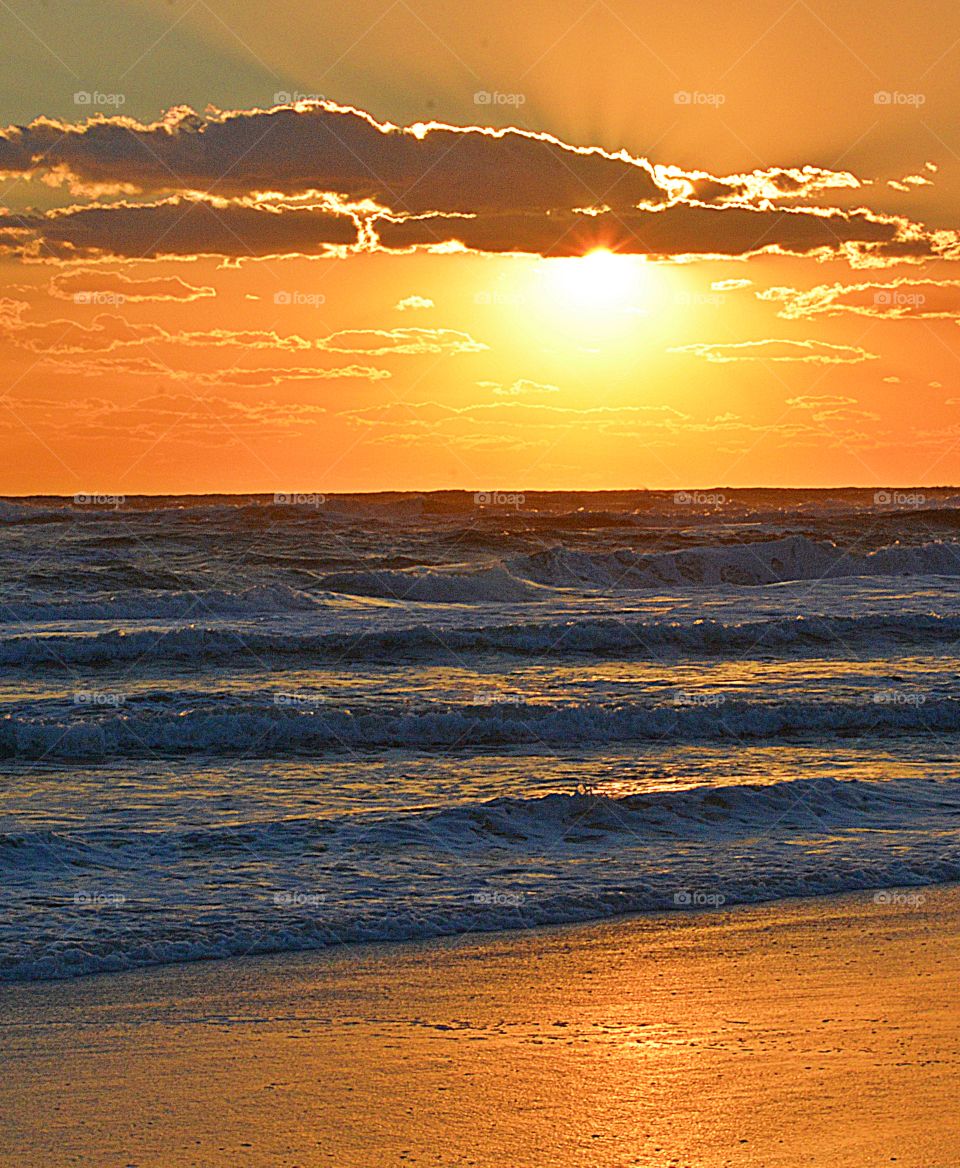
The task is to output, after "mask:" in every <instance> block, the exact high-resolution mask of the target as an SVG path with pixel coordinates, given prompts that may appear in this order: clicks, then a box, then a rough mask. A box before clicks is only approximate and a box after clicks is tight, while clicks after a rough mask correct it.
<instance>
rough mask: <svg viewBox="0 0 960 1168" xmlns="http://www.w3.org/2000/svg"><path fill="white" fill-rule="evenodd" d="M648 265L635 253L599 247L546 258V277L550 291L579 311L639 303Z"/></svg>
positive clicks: (600, 309) (608, 310) (639, 304)
mask: <svg viewBox="0 0 960 1168" xmlns="http://www.w3.org/2000/svg"><path fill="white" fill-rule="evenodd" d="M648 269H649V265H648V264H647V263H646V262H645V261H644V260H643V259H641V258H640V257H638V256H622V255H617V254H616V253H615V252H612V251H607V250H606V248H598V249H597V250H595V251H591V252H588V253H587V254H586V255H584V256H577V257H575V258H572V259H562V260H547V261H546V262H545V264H544V275H545V281H546V283H547V285H548V286H549V288H550V289H551V291H552V292H553V294H554V295H555V296H557V297H558V298H559V299H560V300H562V301H564V302H565V303H566V304H567V305H569V306H570V307H573V308H576V309H578V310H579V311H582V312H610V311H612V310H616V309H622V308H631V307H633V308H637V307H641V301H642V300H643V299H644V294H645V292H646V291H647V289H648V280H649V277H648Z"/></svg>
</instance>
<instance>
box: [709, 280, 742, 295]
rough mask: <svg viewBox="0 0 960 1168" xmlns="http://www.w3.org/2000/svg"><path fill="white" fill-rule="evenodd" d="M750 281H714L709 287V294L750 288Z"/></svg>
mask: <svg viewBox="0 0 960 1168" xmlns="http://www.w3.org/2000/svg"><path fill="white" fill-rule="evenodd" d="M752 285H753V281H752V280H714V281H713V283H712V284H711V285H710V290H711V292H738V291H739V290H740V289H741V288H750V287H751V286H752Z"/></svg>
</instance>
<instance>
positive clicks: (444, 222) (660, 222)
mask: <svg viewBox="0 0 960 1168" xmlns="http://www.w3.org/2000/svg"><path fill="white" fill-rule="evenodd" d="M372 229H373V231H374V232H375V235H376V238H377V241H378V242H379V244H380V246H382V247H385V248H388V249H391V250H402V249H407V248H413V247H431V246H433V247H435V246H437V245H438V244H446V245H449V244H450V243H454V242H455V243H457V244H459V245H461V246H462V247H465V248H469V249H471V250H475V251H481V252H494V253H497V252H530V253H536V254H538V255H549V256H577V255H582V254H584V253H585V252H588V251H590V250H591V249H593V248H600V247H603V248H607V249H609V250H610V251H616V252H622V253H624V254H629V255H647V256H651V257H654V258H670V257H674V258H682V257H716V258H725V257H731V256H733V257H737V258H743V257H747V256H751V255H759V254H761V253H763V252H773V253H779V254H782V255H815V254H816V255H821V256H826V255H830V254H840V253H842V254H844V255H847V256H848V258H850V259H851V260H858V259H860V260H861V261H862V262H869V261H870V260H871V259H872V260H873V262H876V263H883V262H886V253H885V252H884V251H883V250H882V249H884V248H886V247H888V246H893V245H895V244H900V243H901V242H903V243H906V244H909V247H910V248H911V250H912V252H913V253H915V254H916V256H917V257H918V258H919V257H920V256H922V255H932V254H934V253H935V250H936V246H937V245H936V244H935V242H934V241H933V240H932V239H929V238H927V237H925V236H923V235H922V234H921V235H916V234H914V235H913V236H912V237H911V236H910V233H911V232H915V229H914V228H913V227H912V225H910V224H909V223H908V222H907V221H906V220H904V219H900V218H896V217H893V216H883V215H875V214H873V213H871V212H869V211H865V210H857V211H850V212H846V211H841V210H838V209H836V208H831V209H826V210H821V209H810V208H773V207H764V208H755V207H734V206H726V207H717V206H708V205H705V204H701V203H673V204H671V205H670V206H668V207H663V208H660V209H651V210H635V211H628V212H614V211H600V212H598V213H578V212H575V211H562V212H555V213H554V212H550V213H540V212H528V213H522V214H510V215H482V216H481V215H478V216H473V217H464V216H440V215H430V216H426V217H419V218H405V219H400V218H395V217H394V218H391V217H382V218H380V219H377V220H374V222H373V224H372ZM844 249H848V250H846V251H845V250H844Z"/></svg>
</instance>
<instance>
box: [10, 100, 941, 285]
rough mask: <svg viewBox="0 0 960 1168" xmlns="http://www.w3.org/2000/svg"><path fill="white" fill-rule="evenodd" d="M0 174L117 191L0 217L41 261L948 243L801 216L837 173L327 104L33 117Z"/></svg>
mask: <svg viewBox="0 0 960 1168" xmlns="http://www.w3.org/2000/svg"><path fill="white" fill-rule="evenodd" d="M0 172H6V173H8V174H19V175H28V176H33V175H37V176H41V177H43V178H44V180H45V181H48V182H58V181H60V182H64V183H66V184H67V185H68V186H69V187H71V188H72V189H73V190H74V191H75V192H76V193H77V194H78V195H80V196H83V197H84V198H86V199H95V198H98V197H100V195H101V194H102V193H103V192H111V193H113V194H117V193H119V194H122V195H123V196H124V198H123V200H122V201H119V202H111V203H106V204H99V203H96V202H93V203H87V204H79V205H77V206H73V207H66V208H59V209H56V210H53V211H48V212H46V213H39V212H35V211H31V212H25V213H24V214H20V215H17V214H14V213H11V212H7V213H3V214H0V247H3V248H5V249H7V250H8V251H12V252H14V253H17V254H20V255H24V256H27V257H31V258H45V259H49V260H59V261H64V260H78V259H79V260H90V259H102V258H110V257H117V258H121V257H126V258H142V259H157V258H167V257H169V258H175V257H179V256H198V255H210V256H222V257H227V258H230V259H234V260H240V259H244V258H265V257H273V256H277V257H279V256H293V255H303V256H328V255H339V254H343V252H344V251H347V250H357V251H362V250H371V249H375V248H378V247H382V248H386V249H388V250H406V249H411V248H441V249H444V248H445V249H448V250H449V249H454V248H457V247H464V248H468V249H471V250H475V251H479V252H488V253H514V252H516V253H528V254H536V255H578V254H582V253H583V252H585V251H588V250H590V249H591V248H594V247H608V248H610V249H612V250H617V251H623V252H627V253H630V254H638V255H650V256H655V257H665V258H667V257H673V258H687V257H697V256H705V257H713V256H716V257H737V258H742V257H746V256H750V255H755V254H758V253H761V252H773V253H781V254H790V255H815V256H817V257H827V256H838V257H840V258H844V259H846V260H847V261H848V262H849V263H851V264H852V265H855V266H861V267H867V266H878V267H879V266H884V265H887V264H891V263H895V262H919V261H921V260H923V259H925V258H929V257H930V256H936V255H945V254H949V255H955V254H958V251H960V248H958V237H957V235H956V233H955V232H951V231H937V232H930V231H927V230H926V229H924V228H923V227H922V226H920V225H918V224H914V223H911V222H910V221H909V220H907V219H905V218H902V217H896V216H891V215H885V214H881V213H879V212H874V211H871V210H869V209H867V208H863V207H861V208H857V209H854V210H841V209H840V208H837V207H830V206H826V207H823V206H810V205H806V204H808V203H809V202H810V201H811V200H813V199H819V198H820V197H822V196H825V195H828V194H829V193H830V192H832V191H849V190H859V189H860V188H861V187H862V186H863V183H862V182H861V180H860V179H858V178H857V177H856V176H854V175H852V174H850V173H848V172H843V171H841V172H835V171H828V170H824V169H822V168H818V167H811V166H805V167H797V168H792V169H782V168H772V169H767V170H756V171H754V172H752V173H750V174H741V175H732V176H727V177H715V176H712V175H709V174H707V173H706V172H704V171H700V170H692V171H685V170H683V169H681V168H679V167H675V166H663V165H653V164H652V163H650V162H649V161H648V160H646V159H643V158H637V157H634V156H633V155H631V154H629V153H627V152H626V151H624V150H621V151H617V152H610V151H607V150H603V149H600V148H599V147H593V146H573V145H570V144H568V143H565V142H562V141H560V140H559V139H557V138H554V137H552V136H551V135H549V134H543V133H535V132H532V131H528V130H521V129H517V128H514V127H507V128H504V129H492V128H489V127H483V126H449V125H444V124H441V123H435V122H430V123H425V124H417V125H414V126H408V127H398V126H395V125H392V124H390V123H381V122H378V121H376V120H375V119H374V118H373V117H371V115H369V114H367V113H365V112H363V111H362V110H357V109H353V108H351V107H347V106H340V105H336V104H334V103H332V102H301V103H297V104H294V105H289V106H280V107H276V108H274V109H270V110H256V109H255V110H249V111H228V112H221V111H217V110H210V111H208V112H207V113H205V114H203V115H199V114H197V113H195V112H194V111H193V110H190V109H187V108H185V107H184V108H178V109H174V110H171V111H170V112H169V113H168V114H167V115H166V116H165V117H164V118H162V119H161V120H160V121H157V122H153V123H140V122H137V121H135V120H133V119H131V118H127V117H112V118H107V117H97V118H94V119H92V120H89V121H86V122H82V123H76V124H72V123H65V122H58V121H55V120H53V119H49V118H39V119H37V120H36V121H35V122H33V123H31V124H30V125H29V126H26V127H18V126H12V127H8V128H7V129H6V130H3V131H0ZM914 177H917V176H914ZM200 192H205V193H204V194H201V193H200ZM132 196H138V197H139V198H140V199H142V200H146V201H136V199H134V198H132ZM799 203H804V204H805V205H802V206H801V205H798V204H799ZM785 204H787V205H785Z"/></svg>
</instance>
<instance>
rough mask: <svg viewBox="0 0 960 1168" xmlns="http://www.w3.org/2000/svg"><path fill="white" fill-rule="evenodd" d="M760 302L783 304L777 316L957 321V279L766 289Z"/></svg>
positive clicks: (959, 310) (959, 292)
mask: <svg viewBox="0 0 960 1168" xmlns="http://www.w3.org/2000/svg"><path fill="white" fill-rule="evenodd" d="M757 296H758V298H759V299H760V300H768V301H772V302H774V303H779V304H780V305H782V307H781V308H780V310H779V312H778V313H777V315H778V316H781V317H784V318H786V319H788V320H798V319H800V318H803V317H810V316H821V315H822V316H836V315H838V314H840V313H852V314H854V315H857V316H874V317H883V318H885V319H888V320H906V319H911V318H912V319H927V320H937V319H942V320H960V280H910V279H906V278H905V279H902V280H893V281H891V282H890V283H886V284H884V283H864V284H821V285H819V286H818V287H816V288H811V289H809V291H806V292H802V291H798V290H797V289H796V288H767V289H766V290H765V291H763V292H758V293H757Z"/></svg>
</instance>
